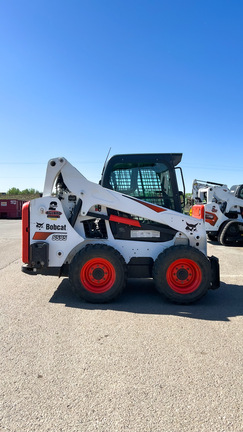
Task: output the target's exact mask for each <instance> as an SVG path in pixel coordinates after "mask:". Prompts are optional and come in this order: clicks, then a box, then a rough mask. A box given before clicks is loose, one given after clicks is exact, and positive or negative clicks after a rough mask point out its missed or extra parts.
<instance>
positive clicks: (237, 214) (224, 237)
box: [192, 180, 243, 246]
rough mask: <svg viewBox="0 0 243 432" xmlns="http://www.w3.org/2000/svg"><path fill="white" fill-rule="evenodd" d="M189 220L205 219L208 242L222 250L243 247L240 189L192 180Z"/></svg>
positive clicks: (242, 188)
mask: <svg viewBox="0 0 243 432" xmlns="http://www.w3.org/2000/svg"><path fill="white" fill-rule="evenodd" d="M192 200H193V202H194V203H195V204H194V206H193V207H192V216H194V217H204V219H205V227H206V232H207V235H208V238H209V239H210V240H218V241H219V243H221V244H222V245H224V246H242V245H243V185H237V186H232V187H231V188H230V189H228V187H227V186H226V185H223V184H219V183H212V182H203V181H202V180H194V182H193V186H192Z"/></svg>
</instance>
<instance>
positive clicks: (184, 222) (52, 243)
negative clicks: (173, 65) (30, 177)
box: [22, 154, 220, 303]
mask: <svg viewBox="0 0 243 432" xmlns="http://www.w3.org/2000/svg"><path fill="white" fill-rule="evenodd" d="M180 159H181V155H178V154H159V155H155V154H153V155H150V154H149V155H117V156H114V157H113V158H111V159H110V161H108V163H107V164H106V165H105V168H104V170H103V174H102V178H101V182H100V184H95V183H92V182H90V181H88V180H87V179H86V178H85V177H84V176H83V175H82V174H81V173H80V172H79V171H77V170H76V169H75V168H74V167H73V166H72V165H71V164H70V163H69V162H68V161H67V160H66V159H65V158H63V157H60V158H55V159H51V160H50V161H49V162H48V165H47V171H46V179H45V184H44V191H43V196H42V197H41V198H37V199H34V200H32V201H30V202H28V203H25V204H24V206H23V214H22V260H23V263H24V264H23V266H22V271H23V272H25V273H27V274H31V275H36V274H42V275H57V276H65V277H69V280H70V285H71V287H72V289H73V291H74V292H75V293H76V294H77V295H78V296H80V297H81V298H82V299H84V300H86V301H89V302H93V303H103V302H108V301H110V300H113V299H114V298H116V297H117V296H118V295H119V294H120V293H121V292H122V290H123V288H124V286H125V284H126V279H127V278H130V277H136V278H138V277H139V278H151V277H153V279H154V282H155V286H156V288H157V290H158V291H159V292H160V293H162V294H164V295H165V296H166V297H167V298H168V299H170V300H171V301H174V302H178V303H191V302H194V301H196V300H198V299H200V298H201V297H202V296H203V295H204V294H206V293H207V291H208V290H209V289H215V288H218V287H219V285H220V281H219V263H218V259H217V258H216V257H214V256H211V257H208V256H207V241H206V231H205V223H204V220H203V219H200V220H199V219H196V218H192V217H190V216H187V215H184V214H182V213H181V212H180V210H181V204H180V194H179V191H178V186H177V181H176V175H175V169H176V168H175V166H176V165H177V164H178V163H179V161H180Z"/></svg>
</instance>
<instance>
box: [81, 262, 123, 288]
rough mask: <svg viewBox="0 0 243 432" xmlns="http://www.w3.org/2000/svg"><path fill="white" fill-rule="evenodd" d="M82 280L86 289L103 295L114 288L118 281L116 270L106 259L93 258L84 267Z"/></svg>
mask: <svg viewBox="0 0 243 432" xmlns="http://www.w3.org/2000/svg"><path fill="white" fill-rule="evenodd" d="M80 279H81V282H82V284H83V286H84V287H85V289H87V290H88V291H90V292H92V293H95V294H102V293H104V292H106V291H109V289H110V288H111V287H112V286H113V284H114V282H115V280H116V272H115V268H114V267H113V265H112V264H111V263H110V261H108V260H106V259H104V258H93V259H91V260H89V261H87V262H86V263H85V264H84V266H83V267H82V269H81V271H80Z"/></svg>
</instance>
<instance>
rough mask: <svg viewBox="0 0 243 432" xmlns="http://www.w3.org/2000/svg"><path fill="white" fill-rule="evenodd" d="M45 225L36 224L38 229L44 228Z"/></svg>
mask: <svg viewBox="0 0 243 432" xmlns="http://www.w3.org/2000/svg"><path fill="white" fill-rule="evenodd" d="M43 225H44V223H40V222H36V228H39V229H41V228H43Z"/></svg>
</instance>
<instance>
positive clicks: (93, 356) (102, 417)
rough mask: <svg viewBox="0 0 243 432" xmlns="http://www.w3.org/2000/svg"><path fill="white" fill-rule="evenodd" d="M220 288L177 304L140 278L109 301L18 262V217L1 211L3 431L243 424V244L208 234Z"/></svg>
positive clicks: (171, 431) (210, 429)
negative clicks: (91, 300) (4, 216)
mask: <svg viewBox="0 0 243 432" xmlns="http://www.w3.org/2000/svg"><path fill="white" fill-rule="evenodd" d="M208 255H215V256H217V257H218V258H219V259H220V267H221V287H220V288H219V289H218V290H216V291H209V292H208V294H207V295H206V296H205V297H204V298H203V299H201V300H200V302H198V303H196V304H193V305H187V306H180V305H175V304H171V303H169V302H168V301H167V300H166V299H165V298H163V297H162V296H160V295H159V294H158V293H157V292H156V291H155V288H154V285H153V281H152V280H131V281H130V282H129V283H128V285H127V288H126V290H125V292H124V293H123V295H122V296H121V297H120V298H119V299H118V300H117V301H115V302H113V303H111V304H106V305H102V306H99V305H91V304H88V303H84V302H80V301H79V300H77V299H76V297H75V296H74V295H73V294H72V292H71V290H70V286H69V282H68V280H67V279H58V278H56V277H44V276H29V275H25V274H23V273H22V272H21V221H7V220H0V290H1V305H0V307H1V317H0V326H1V345H0V351H1V355H0V364H1V382H0V395H1V397H0V403H1V407H0V431H1V432H2V431H4V432H20V431H21V432H35V431H38V432H39V431H40V432H47V431H50V432H59V431H60V432H64V431H65V432H79V431H80V432H94V431H100V432H108V431H111V432H121V431H132V432H183V431H185V432H190V431H192V432H204V431H205V432H231V431H234V432H242V431H243V360H242V359H243V347H242V341H243V317H242V315H243V248H232V247H222V246H220V245H216V244H210V243H209V244H208Z"/></svg>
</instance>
